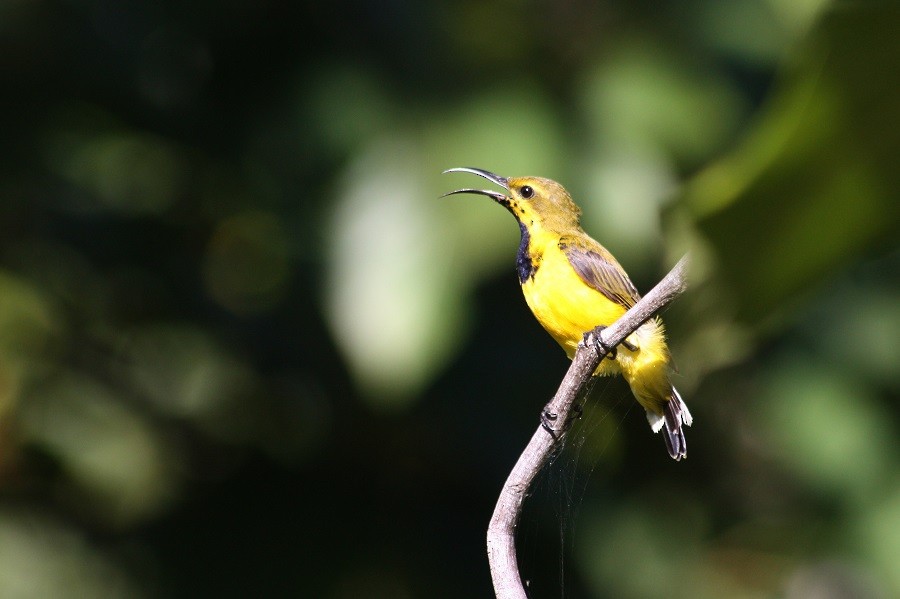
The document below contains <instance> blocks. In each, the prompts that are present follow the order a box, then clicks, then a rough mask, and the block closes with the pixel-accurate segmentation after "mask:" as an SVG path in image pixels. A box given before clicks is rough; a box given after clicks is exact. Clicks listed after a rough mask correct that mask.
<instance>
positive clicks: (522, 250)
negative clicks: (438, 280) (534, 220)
mask: <svg viewBox="0 0 900 599" xmlns="http://www.w3.org/2000/svg"><path fill="white" fill-rule="evenodd" d="M519 230H520V231H522V241H520V242H519V251H518V252H517V253H516V272H517V273H518V275H519V284H520V285H524V284H525V281H527V280H528V279H530V278H531V277H533V276H534V273H535V271H537V266H535V264H534V262H532V260H531V253H530V252H529V251H528V246H529V245H530V244H531V235H529V234H528V228H527V227H526V226H525V224H524V223H523V222H522V221H519Z"/></svg>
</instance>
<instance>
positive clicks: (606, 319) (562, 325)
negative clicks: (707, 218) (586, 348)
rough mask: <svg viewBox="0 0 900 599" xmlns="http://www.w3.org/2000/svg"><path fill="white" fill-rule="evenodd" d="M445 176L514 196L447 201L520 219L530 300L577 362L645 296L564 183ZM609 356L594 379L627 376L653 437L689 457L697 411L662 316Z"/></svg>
mask: <svg viewBox="0 0 900 599" xmlns="http://www.w3.org/2000/svg"><path fill="white" fill-rule="evenodd" d="M444 172H445V173H451V172H461V173H472V174H475V175H478V176H480V177H484V178H485V179H487V180H488V181H491V182H492V183H495V184H497V185H499V186H500V187H502V188H504V189H505V190H506V191H507V192H508V193H509V195H504V194H502V193H499V192H496V191H489V190H485V189H470V188H467V189H457V190H456V191H451V192H450V193H448V194H445V195H453V194H459V193H473V194H480V195H485V196H488V197H489V198H492V199H493V200H494V201H496V202H497V203H498V204H500V205H502V206H504V207H505V208H506V209H507V210H509V211H510V212H511V213H512V215H513V216H515V217H516V220H517V221H518V222H519V229H520V230H521V232H522V241H521V243H520V244H519V251H518V254H517V255H516V270H517V272H518V275H519V283H520V284H521V285H522V292H523V293H524V294H525V301H526V302H527V303H528V307H529V308H531V311H532V312H533V313H534V316H535V317H536V318H537V319H538V322H540V323H541V325H542V326H543V327H544V328H545V329H546V330H547V332H548V333H550V335H552V336H553V338H554V339H556V341H557V343H559V344H560V345H561V346H562V348H563V349H564V350H565V352H566V354H568V356H569V358H572V357H573V356H574V355H575V351H576V350H577V348H578V344H579V342H581V340H582V339H583V338H584V335H585V333H587V332H588V331H591V330H593V329H594V328H595V327H597V326H609V325H611V324H612V323H614V322H615V321H616V320H618V319H619V317H621V316H622V315H623V314H624V313H625V311H626V310H628V308H630V307H631V306H633V305H634V304H635V303H636V302H637V301H638V300H639V299H640V298H641V296H640V294H639V293H638V291H637V289H635V287H634V285H633V284H632V282H631V279H629V278H628V275H627V274H626V273H625V270H624V269H623V268H622V267H621V266H620V265H619V263H618V262H617V261H616V259H615V258H613V255H612V254H610V253H609V252H608V251H607V250H606V248H604V247H603V246H602V245H600V244H599V243H597V242H596V241H595V240H594V239H592V238H591V237H590V236H589V235H588V234H587V233H585V232H584V231H583V230H582V228H581V225H580V223H579V218H580V216H581V210H580V209H579V208H578V206H577V205H576V204H575V202H574V201H572V197H571V196H570V195H569V192H567V191H566V190H565V189H564V188H563V186H562V185H560V184H559V183H557V182H556V181H551V180H550V179H543V178H541V177H515V178H506V177H500V176H498V175H495V174H494V173H491V172H488V171H486V170H482V169H478V168H468V167H460V168H451V169H449V170H446V171H444ZM607 357H609V358H610V359H604V360H603V361H602V362H601V363H600V366H598V367H597V370H596V371H595V372H594V376H597V375H613V374H622V376H624V377H625V380H626V381H628V385H629V386H630V387H631V391H632V393H634V396H635V398H636V399H637V401H638V403H639V404H641V407H643V408H644V410H646V412H647V420H648V421H649V422H650V427H651V428H652V429H653V432H659V431H660V430H662V429H665V432H666V434H665V441H666V449H668V451H669V455H670V456H672V458H674V459H676V460H680V459H681V458H683V457H686V456H687V445H686V443H685V438H684V431H683V429H682V425H687V426H690V424H691V420H692V419H691V413H690V412H689V411H688V408H687V406H686V405H685V404H684V401H683V400H682V399H681V395H679V394H678V391H676V390H675V387H673V386H672V383H671V382H670V380H669V370H670V363H671V356H670V354H669V348H668V346H667V345H666V338H665V331H664V329H663V324H662V322H661V321H660V320H659V318H652V319H650V320H648V321H647V322H646V323H644V324H643V325H641V327H640V328H639V329H637V330H636V331H635V332H634V333H632V334H631V335H630V336H629V337H628V338H627V339H626V340H625V341H624V342H623V343H622V344H621V346H620V347H618V348H616V351H615V352H611V353H610V354H608V356H607Z"/></svg>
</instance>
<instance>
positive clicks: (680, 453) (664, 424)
mask: <svg viewBox="0 0 900 599" xmlns="http://www.w3.org/2000/svg"><path fill="white" fill-rule="evenodd" d="M647 420H648V421H649V422H650V428H652V429H653V432H654V433H658V432H659V431H660V430H662V429H663V428H665V435H664V439H665V441H666V449H667V450H668V451H669V455H670V456H672V459H674V460H681V458H685V457H687V441H685V438H684V430H683V429H682V425H684V426H690V425H691V423H692V422H693V421H694V419H693V417H692V416H691V412H690V410H688V407H687V405H685V403H684V400H683V399H681V395H680V394H679V393H678V390H677V389H675V387H672V394H671V396H670V397H669V400H668V401H667V402H665V406H664V407H663V413H662V414H657V413H655V412H652V411H650V410H647Z"/></svg>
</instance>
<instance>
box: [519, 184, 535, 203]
mask: <svg viewBox="0 0 900 599" xmlns="http://www.w3.org/2000/svg"><path fill="white" fill-rule="evenodd" d="M519 193H520V194H522V197H523V198H525V199H526V200H527V199H528V198H530V197H531V196H533V195H534V189H532V187H531V186H530V185H525V186H523V187H522V189H520V190H519Z"/></svg>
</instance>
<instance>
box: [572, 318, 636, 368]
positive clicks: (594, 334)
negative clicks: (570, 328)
mask: <svg viewBox="0 0 900 599" xmlns="http://www.w3.org/2000/svg"><path fill="white" fill-rule="evenodd" d="M605 328H606V326H605V325H602V324H601V325H597V327H595V328H594V330H592V331H588V332H587V333H585V334H584V341H583V343H584V344H585V345H591V344H592V343H593V344H594V345H596V346H597V349H598V350H599V351H601V352H603V353H604V354H605V355H606V357H607V358H609V359H610V360H615V359H616V358H617V357H618V355H619V354H618V352H617V351H616V348H617V347H618V346H612V347H610V346H608V345H607V344H605V343H604V342H603V338H602V336H601V335H600V332H601V331H602V330H603V329H605ZM619 345H621V346H622V347H624V348H625V349H627V350H628V351H637V346H636V345H635V344H634V343H631V342H630V341H628V340H624V341H622V343H620V344H619Z"/></svg>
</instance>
